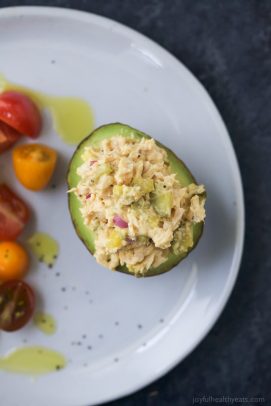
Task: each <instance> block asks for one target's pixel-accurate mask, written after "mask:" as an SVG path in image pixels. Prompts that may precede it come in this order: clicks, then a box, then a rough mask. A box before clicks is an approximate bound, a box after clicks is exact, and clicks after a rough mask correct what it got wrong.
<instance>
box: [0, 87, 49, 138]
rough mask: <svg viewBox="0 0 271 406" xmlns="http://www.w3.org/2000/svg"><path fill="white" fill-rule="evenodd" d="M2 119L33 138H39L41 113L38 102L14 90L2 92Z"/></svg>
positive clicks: (0, 96) (0, 99)
mask: <svg viewBox="0 0 271 406" xmlns="http://www.w3.org/2000/svg"><path fill="white" fill-rule="evenodd" d="M0 121H2V122H4V123H6V124H7V125H9V126H10V127H12V128H13V129H15V130H16V131H18V132H19V133H20V134H23V135H28V136H29V137H31V138H37V136H38V135H39V133H40V131H41V125H42V123H41V115H40V112H39V109H38V107H37V106H36V104H35V103H34V102H33V101H32V100H31V99H30V98H29V97H28V96H26V95H25V94H22V93H20V92H16V91H13V90H12V91H6V92H3V93H1V94H0Z"/></svg>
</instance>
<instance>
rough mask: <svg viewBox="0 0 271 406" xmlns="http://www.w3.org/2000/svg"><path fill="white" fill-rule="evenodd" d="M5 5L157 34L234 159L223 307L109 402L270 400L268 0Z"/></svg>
mask: <svg viewBox="0 0 271 406" xmlns="http://www.w3.org/2000/svg"><path fill="white" fill-rule="evenodd" d="M10 5H48V6H49V5H50V6H61V7H71V8H77V9H81V10H88V11H91V12H94V13H97V14H101V15H105V16H107V17H110V18H113V19H115V20H117V21H120V22H122V23H125V24H127V25H129V26H131V27H133V28H135V29H137V30H138V31H140V32H142V33H144V34H146V35H148V36H149V37H151V38H152V39H154V40H155V41H157V42H159V43H160V44H161V45H163V46H164V47H165V48H167V49H168V50H169V51H171V52H172V53H173V54H174V55H176V56H177V57H178V58H179V59H181V60H182V61H183V62H184V63H185V64H186V65H187V66H188V68H189V69H190V70H191V71H192V72H193V73H194V74H195V75H196V76H197V77H198V78H199V79H200V80H201V82H202V83H203V84H204V86H205V87H206V88H207V90H208V91H209V93H210V94H211V96H212V98H213V99H214V101H215V103H216V105H217V106H218V108H219V110H220V112H221V114H222V116H223V118H224V120H225V122H226V125H227V127H228V129H229V132H230V134H231V138H232V141H233V144H234V146H235V149H236V152H237V156H238V159H239V162H240V167H241V172H242V176H243V182H244V190H245V199H246V215H247V218H246V221H247V223H246V224H247V226H246V240H245V252H244V256H243V261H242V267H241V271H240V276H239V278H238V281H237V284H236V287H235V289H234V292H233V294H232V296H231V299H230V301H229V303H228V305H227V307H226V309H225V310H224V312H223V314H222V316H221V317H220V319H219V321H218V322H217V323H216V325H215V327H214V328H213V329H212V331H211V332H210V334H209V335H208V336H207V337H206V338H205V340H204V341H203V342H202V343H201V344H200V346H199V347H198V348H197V349H196V350H195V351H194V352H193V354H191V355H190V356H189V357H188V358H187V359H186V360H185V361H184V362H183V363H181V364H180V365H178V366H177V367H176V368H175V369H174V370H173V371H171V372H170V373H168V374H167V375H166V376H165V377H163V378H161V379H160V380H158V381H157V382H155V383H153V384H152V385H150V386H149V387H147V388H145V389H143V390H141V391H140V392H138V393H136V394H134V395H132V396H129V397H127V398H125V399H122V400H118V401H116V402H112V403H110V404H108V405H110V406H116V405H118V406H138V405H140V406H156V405H158V406H179V405H180V406H186V405H190V404H192V403H193V397H196V396H203V395H205V396H206V398H208V396H213V397H216V396H225V397H226V396H231V397H235V396H236V397H252V396H254V397H257V396H260V397H265V404H266V405H270V404H271V345H270V343H271V316H270V309H271V255H270V254H269V250H270V245H271V244H270V238H271V232H270V223H271V214H270V213H271V210H270V198H271V165H270V155H271V134H270V132H271V114H270V113H271V103H270V100H271V1H264V0H255V1H252V0H217V1H214V0H149V1H147V0H146V1H144V0H126V1H124V0H107V1H103V0H73V1H71V0H70V1H69V0H51V1H32V2H31V1H12V0H10V1H9V0H0V6H1V7H4V6H10ZM0 40H1V39H0ZM209 400H210V399H209ZM202 404H204V403H202ZM206 404H207V403H206ZM208 404H216V403H215V402H214V401H213V402H212V401H209V403H208ZM219 404H227V403H225V402H224V403H223V402H220V403H219ZM228 404H229V403H228ZM246 404H247V405H253V404H256V403H255V402H253V401H250V402H247V403H246Z"/></svg>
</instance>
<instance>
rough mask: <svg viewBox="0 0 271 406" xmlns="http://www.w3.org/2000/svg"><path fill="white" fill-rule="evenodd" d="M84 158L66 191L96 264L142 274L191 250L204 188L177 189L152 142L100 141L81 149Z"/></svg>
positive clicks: (164, 155) (201, 215) (163, 154)
mask: <svg viewBox="0 0 271 406" xmlns="http://www.w3.org/2000/svg"><path fill="white" fill-rule="evenodd" d="M82 160H83V164H82V165H81V166H80V167H79V168H78V169H77V174H78V175H79V177H80V181H79V183H78V185H77V187H76V188H73V189H71V190H70V191H69V192H70V193H75V194H76V196H77V198H78V199H79V200H80V203H81V209H80V210H81V214H82V217H83V219H84V223H85V224H86V225H87V226H88V227H89V228H90V229H91V230H92V231H94V233H95V254H94V255H95V257H96V260H97V262H99V263H100V264H102V265H103V266H105V267H107V268H109V269H115V268H117V267H118V266H120V265H126V267H127V269H128V270H129V271H130V272H132V273H134V274H138V275H144V273H146V272H147V271H148V270H149V269H150V268H156V267H158V266H159V265H160V264H162V263H163V262H164V261H166V259H167V257H168V255H169V253H170V252H173V253H175V254H176V255H177V254H179V253H186V252H187V251H188V250H189V249H190V248H191V247H192V246H193V224H195V223H199V222H202V221H204V219H205V209H204V204H205V188H204V186H203V185H196V184H194V183H192V184H190V185H188V186H183V185H181V184H180V182H179V181H178V180H177V179H176V174H175V173H172V171H171V168H170V165H169V162H168V159H167V152H166V151H165V150H164V149H162V148H160V147H159V146H158V145H157V144H156V143H155V141H154V140H153V139H145V138H142V139H140V140H139V139H137V138H127V137H122V136H115V137H112V138H109V139H104V140H103V141H101V142H100V143H99V145H96V146H91V147H85V149H84V152H83V155H82Z"/></svg>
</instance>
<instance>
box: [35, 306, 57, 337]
mask: <svg viewBox="0 0 271 406" xmlns="http://www.w3.org/2000/svg"><path fill="white" fill-rule="evenodd" d="M34 324H35V326H36V327H37V328H38V329H39V330H41V331H42V332H43V333H44V334H47V335H52V334H54V333H55V332H56V321H55V319H54V318H53V316H51V315H50V314H48V313H42V312H38V313H36V314H35V316H34Z"/></svg>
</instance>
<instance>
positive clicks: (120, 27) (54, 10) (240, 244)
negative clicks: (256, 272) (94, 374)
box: [0, 6, 245, 406]
mask: <svg viewBox="0 0 271 406" xmlns="http://www.w3.org/2000/svg"><path fill="white" fill-rule="evenodd" d="M20 15H25V16H27V15H28V16H29V15H32V16H34V15H39V16H44V15H47V16H52V15H53V17H55V18H64V19H67V18H69V19H72V18H76V19H77V20H81V21H84V22H85V23H89V24H93V23H96V24H98V25H99V26H103V27H105V28H107V29H108V27H111V29H113V28H114V30H115V31H119V32H122V33H124V35H126V36H127V34H128V35H129V36H130V37H132V38H136V39H139V40H140V41H142V42H144V44H145V45H146V46H147V47H148V48H151V50H152V51H153V52H156V53H157V52H158V53H159V54H163V55H164V57H165V58H166V59H167V60H169V61H170V62H171V65H174V66H175V68H177V69H178V70H181V71H182V73H183V74H185V75H186V77H187V78H188V80H189V81H190V82H194V84H195V87H194V90H195V91H197V93H198V95H199V98H200V99H201V100H202V102H203V103H204V104H205V105H206V106H207V107H208V110H209V114H210V117H212V119H213V120H214V122H215V123H216V125H217V126H218V127H219V135H220V137H221V138H222V139H223V143H224V145H225V147H226V149H227V152H228V153H229V156H230V161H231V162H230V167H231V169H232V173H233V181H234V184H235V187H236V193H237V202H236V207H237V213H238V214H237V224H236V248H235V251H234V255H233V260H232V265H231V269H230V273H229V278H228V281H227V283H226V285H225V289H224V294H223V296H221V297H220V301H219V302H218V305H217V308H216V311H215V313H214V314H213V317H212V319H211V320H210V321H209V323H207V324H206V325H205V328H203V329H202V331H201V332H200V334H199V335H198V337H197V339H196V340H194V341H193V343H192V345H191V346H190V348H189V349H188V350H187V351H185V352H184V353H182V354H176V357H175V359H174V362H169V363H168V364H167V365H163V368H162V369H159V371H153V372H152V373H151V374H150V376H149V379H144V381H143V382H142V381H140V380H139V381H138V383H137V384H134V383H133V382H132V384H130V385H126V386H127V388H126V389H125V390H123V389H122V390H119V391H118V390H117V391H115V393H114V394H113V395H108V394H107V395H103V396H100V400H99V401H98V402H97V401H96V402H95V404H97V405H98V404H103V403H105V402H109V401H113V400H116V399H119V398H121V397H124V396H128V395H130V394H132V393H134V392H136V391H138V390H140V389H142V388H144V387H146V386H147V385H149V384H151V383H152V382H154V381H156V380H157V379H159V378H161V377H163V376H164V375H165V374H167V373H168V372H169V371H170V370H172V369H173V368H174V367H176V365H178V364H179V363H181V362H182V361H183V360H184V359H185V358H186V357H187V356H188V355H189V354H191V353H192V352H193V351H194V350H195V348H196V347H197V346H198V345H199V344H200V343H201V342H202V341H203V339H204V338H205V337H206V336H207V334H208V333H209V332H210V330H211V329H212V328H213V326H214V324H215V323H216V322H217V320H218V319H219V317H220V315H221V313H222V311H223V310H224V308H225V306H226V304H227V302H228V300H229V298H230V296H231V294H232V291H233V288H234V286H235V283H236V279H237V276H238V273H239V269H240V265H241V260H242V254H243V248H244V235H245V203H244V191H243V184H242V177H241V172H240V167H239V163H238V160H237V155H236V152H235V149H234V147H233V143H232V140H231V138H230V135H229V132H228V129H227V127H226V125H225V123H224V120H223V118H222V116H221V114H220V112H219V110H218V108H217V106H216V104H215V102H214V101H213V99H212V97H211V95H210V94H209V92H208V91H207V90H206V89H205V87H204V86H203V84H202V83H201V82H200V80H199V79H198V78H197V77H196V76H195V75H194V74H193V73H192V72H191V71H190V70H189V69H188V68H187V67H186V65H184V64H183V63H182V61H181V60H179V59H178V58H177V57H175V56H174V55H173V54H172V53H171V52H170V51H168V50H167V49H166V48H164V47H163V46H161V45H159V44H158V43H157V42H155V41H154V40H152V39H151V38H149V37H147V36H146V35H144V34H142V33H140V32H138V31H137V30H135V29H133V28H130V27H129V26H126V25H125V24H123V23H120V22H118V21H115V20H113V19H111V18H108V17H104V16H102V15H99V14H95V13H92V12H88V11H83V10H77V9H72V8H62V7H49V6H11V7H3V8H1V9H0V20H1V19H2V18H12V17H19V16H20ZM90 402H92V401H91V400H90ZM79 404H80V406H83V405H82V404H81V403H79ZM79 404H78V406H79ZM92 404H93V403H92ZM87 405H89V403H88V404H87ZM87 405H84V406H87Z"/></svg>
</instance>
